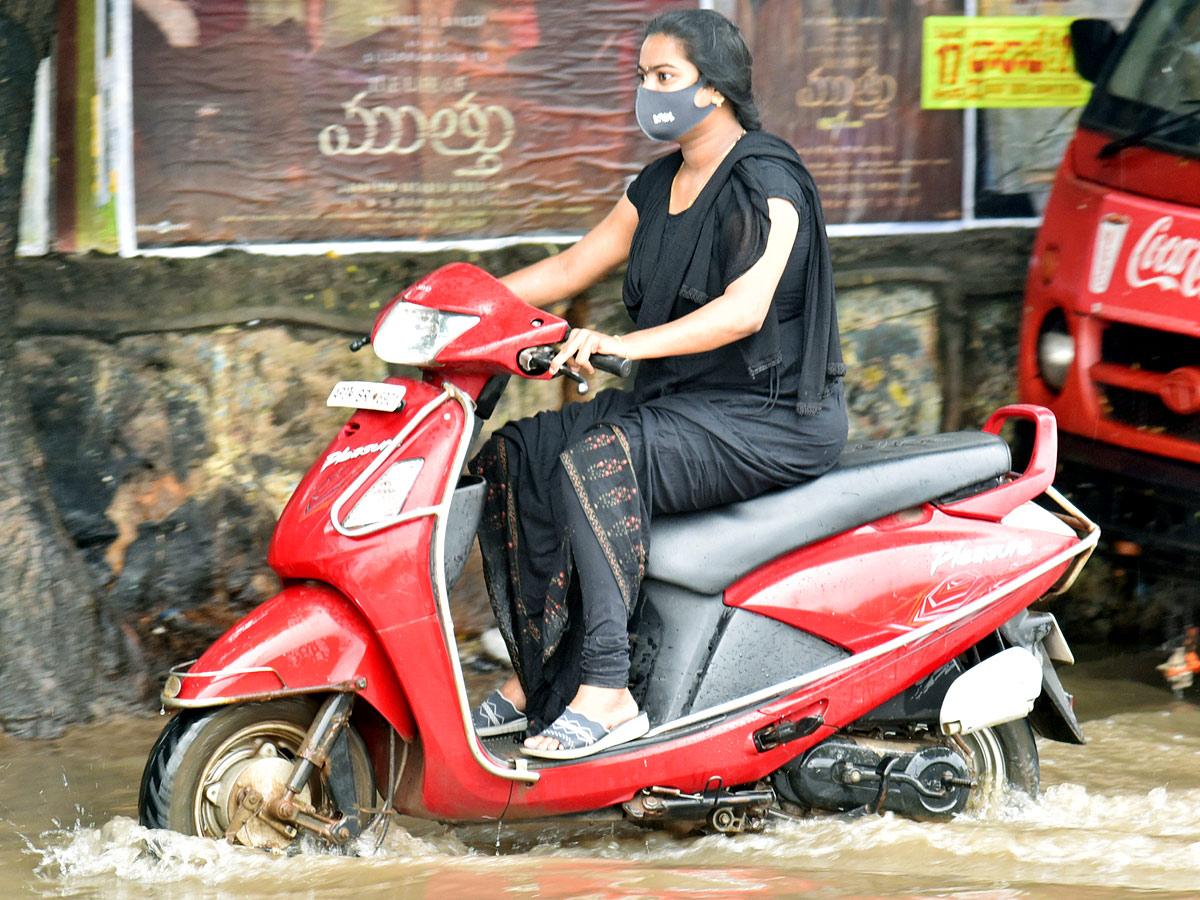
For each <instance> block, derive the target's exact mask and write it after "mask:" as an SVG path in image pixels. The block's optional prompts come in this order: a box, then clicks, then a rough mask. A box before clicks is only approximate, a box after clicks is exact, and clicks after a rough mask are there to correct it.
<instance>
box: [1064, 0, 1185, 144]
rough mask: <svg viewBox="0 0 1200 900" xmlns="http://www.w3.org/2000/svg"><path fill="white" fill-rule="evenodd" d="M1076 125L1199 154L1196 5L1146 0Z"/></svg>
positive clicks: (1181, 0) (1130, 141)
mask: <svg viewBox="0 0 1200 900" xmlns="http://www.w3.org/2000/svg"><path fill="white" fill-rule="evenodd" d="M1118 52H1119V54H1120V56H1119V57H1118V59H1117V60H1116V62H1115V65H1113V66H1112V68H1111V69H1109V72H1108V76H1107V78H1105V79H1103V80H1102V81H1101V83H1100V84H1098V85H1096V89H1095V90H1094V91H1093V92H1092V99H1091V102H1090V103H1089V104H1088V106H1087V109H1085V110H1084V113H1083V117H1082V119H1081V124H1083V125H1084V126H1086V127H1089V128H1096V129H1100V130H1102V131H1105V132H1108V133H1111V134H1114V135H1115V136H1117V137H1124V138H1126V139H1127V141H1126V142H1124V144H1125V146H1129V145H1132V144H1134V143H1145V144H1149V145H1152V146H1155V147H1157V148H1160V149H1163V150H1166V151H1168V152H1174V153H1181V154H1184V155H1187V156H1200V116H1197V115H1195V113H1196V109H1197V103H1200V3H1197V2H1196V0H1148V2H1147V3H1146V4H1145V5H1144V6H1143V7H1142V9H1141V10H1139V12H1138V15H1137V16H1135V18H1134V20H1133V22H1131V23H1130V26H1129V32H1128V34H1127V35H1126V38H1125V40H1124V41H1122V42H1121V43H1120V44H1119V45H1118Z"/></svg>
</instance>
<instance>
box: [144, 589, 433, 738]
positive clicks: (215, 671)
mask: <svg viewBox="0 0 1200 900" xmlns="http://www.w3.org/2000/svg"><path fill="white" fill-rule="evenodd" d="M177 677H178V680H179V687H178V689H177V690H176V691H175V692H174V694H173V695H171V696H168V693H170V692H171V686H168V689H167V690H166V691H165V692H164V694H163V702H164V704H165V705H167V706H188V707H194V706H217V705H222V704H228V703H233V702H247V701H253V700H265V699H270V698H272V697H274V696H280V695H285V696H286V695H288V694H298V693H306V692H314V693H316V692H322V691H327V690H330V689H331V687H333V686H338V688H339V689H343V690H344V689H351V690H355V691H356V693H358V694H359V696H361V697H362V698H363V700H365V701H366V702H367V703H370V704H371V706H373V707H374V708H375V709H376V710H378V711H379V713H380V714H381V715H382V716H383V717H384V718H385V719H387V721H388V722H389V723H391V725H392V726H393V727H394V728H395V729H396V731H397V732H398V733H399V734H400V735H401V737H403V738H404V739H405V740H408V741H411V740H413V738H414V736H415V734H416V725H415V723H414V722H413V716H412V712H411V710H410V708H409V704H408V700H407V698H406V697H405V696H404V693H403V691H402V690H401V688H400V684H399V682H398V681H397V680H396V676H395V674H394V672H393V670H392V666H391V663H390V662H389V660H388V658H387V656H386V654H385V653H384V649H383V647H382V646H381V644H380V642H379V639H378V638H377V637H376V635H375V633H374V631H373V630H372V628H371V626H370V625H369V624H368V623H367V621H366V620H365V618H364V617H363V615H362V613H361V612H359V610H357V609H356V608H355V607H354V605H353V604H352V603H351V602H350V601H349V600H347V599H346V598H345V597H343V596H342V595H341V594H339V593H338V592H337V591H335V590H333V589H332V588H329V587H327V586H325V585H317V584H304V585H294V586H291V587H288V588H285V589H284V590H283V591H282V592H281V593H279V594H276V595H275V596H274V597H272V598H271V599H270V600H268V601H267V602H266V603H263V604H262V605H261V606H259V607H258V608H257V609H255V610H254V612H252V613H250V615H248V616H246V617H245V618H244V619H242V620H241V621H240V622H238V623H237V624H236V625H234V626H233V627H232V628H231V629H229V631H227V632H225V634H223V635H222V636H221V637H220V638H218V639H217V640H216V642H215V643H213V645H212V646H211V647H209V648H208V650H206V651H205V653H204V655H203V656H201V657H200V658H199V659H198V660H197V661H196V662H195V663H193V664H192V666H191V668H190V669H189V670H188V671H187V672H186V673H180V674H179V675H178V676H177Z"/></svg>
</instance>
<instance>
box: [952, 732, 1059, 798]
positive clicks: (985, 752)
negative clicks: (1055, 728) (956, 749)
mask: <svg viewBox="0 0 1200 900" xmlns="http://www.w3.org/2000/svg"><path fill="white" fill-rule="evenodd" d="M962 742H963V744H964V745H966V748H967V750H968V751H969V753H968V756H967V765H968V766H969V767H970V769H971V773H972V774H973V775H974V776H975V780H976V782H977V783H978V787H976V788H975V790H973V791H972V792H971V800H970V801H969V802H968V804H967V805H968V809H970V808H978V807H979V806H980V805H983V804H986V803H987V802H988V801H989V800H990V799H992V798H995V797H997V796H999V795H1000V794H1002V793H1003V792H1004V791H1016V792H1019V793H1022V794H1028V795H1029V796H1030V797H1036V796H1037V795H1038V790H1039V787H1040V767H1039V764H1038V751H1037V742H1036V741H1035V740H1034V737H1033V728H1032V727H1031V726H1030V724H1029V721H1028V720H1027V719H1018V720H1017V721H1015V722H1005V723H1004V724H1003V725H994V726H992V727H991V728H984V729H981V730H980V731H977V732H975V733H974V734H968V735H964V736H963V738H962Z"/></svg>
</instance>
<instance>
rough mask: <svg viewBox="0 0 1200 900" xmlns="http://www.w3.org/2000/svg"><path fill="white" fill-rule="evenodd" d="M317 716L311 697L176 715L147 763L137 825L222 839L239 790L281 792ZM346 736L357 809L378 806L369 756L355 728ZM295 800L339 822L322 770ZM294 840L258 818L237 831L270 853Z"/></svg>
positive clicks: (267, 796)
mask: <svg viewBox="0 0 1200 900" xmlns="http://www.w3.org/2000/svg"><path fill="white" fill-rule="evenodd" d="M316 712H317V703H316V701H315V700H314V699H309V698H287V699H283V700H275V701H270V702H267V703H246V704H238V705H235V706H223V707H218V708H213V709H203V710H185V711H183V712H181V713H180V714H179V715H177V716H176V717H175V718H174V719H172V720H171V722H170V723H169V724H168V725H167V727H166V728H164V729H163V732H162V734H161V735H159V738H158V741H157V742H156V743H155V745H154V748H153V749H152V750H151V751H150V756H149V758H148V759H147V760H146V768H145V771H144V772H143V774H142V786H141V791H140V794H139V797H138V811H139V820H140V822H141V824H142V825H144V826H146V827H148V828H167V829H170V830H172V831H177V832H180V833H181V834H188V835H199V836H203V837H212V838H221V837H224V836H225V832H226V830H227V828H228V827H229V825H230V818H231V810H233V809H235V808H236V803H237V801H236V800H235V799H234V798H235V794H236V791H237V790H239V786H243V787H244V786H245V785H248V784H252V785H253V786H254V787H255V789H257V790H259V792H260V793H262V794H263V796H264V797H265V799H267V800H269V799H271V792H276V791H277V792H280V793H281V792H282V790H283V787H282V786H283V785H284V784H286V782H287V780H288V778H289V777H290V773H291V771H292V766H293V764H294V763H295V760H296V751H297V750H298V749H299V747H300V745H301V743H302V742H303V740H304V736H305V734H306V733H307V731H308V728H309V726H310V725H311V724H312V722H313V718H314V717H315V715H316ZM346 735H347V737H348V739H349V749H350V754H349V755H350V763H351V768H352V775H353V780H354V789H355V794H356V796H357V798H358V805H359V806H360V807H364V808H365V807H369V806H371V805H373V804H374V801H375V776H374V771H373V769H372V767H371V762H370V756H369V755H368V753H367V748H366V745H365V744H364V743H363V740H362V738H361V737H360V736H359V734H358V732H357V731H356V730H355V729H354V727H353V726H352V725H347V726H346ZM298 799H300V800H301V801H303V802H305V803H308V804H311V806H312V807H313V808H314V809H315V810H316V811H317V812H318V813H319V814H320V815H322V816H326V817H334V818H336V816H337V813H338V811H337V810H336V809H334V807H333V802H332V799H331V797H330V792H329V789H328V785H327V779H326V776H325V774H324V773H323V772H321V771H319V770H318V771H317V772H316V773H314V775H313V776H312V778H310V779H309V782H308V784H307V785H305V787H304V789H303V791H302V792H301V793H300V794H299V795H298ZM294 837H295V836H294V835H290V834H285V833H284V832H283V831H281V830H279V829H278V828H276V827H273V826H272V825H270V824H269V823H268V822H267V821H266V820H265V819H263V818H261V817H254V818H251V819H250V821H248V822H247V823H246V824H245V825H244V826H243V827H242V828H241V829H240V830H239V831H238V839H239V840H240V841H241V842H242V843H247V844H250V845H251V846H256V847H263V848H267V849H282V848H284V847H286V846H288V845H289V844H290V843H292V842H293V840H294Z"/></svg>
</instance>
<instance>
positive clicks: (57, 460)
mask: <svg viewBox="0 0 1200 900" xmlns="http://www.w3.org/2000/svg"><path fill="white" fill-rule="evenodd" d="M1031 240H1032V233H1031V232H1029V231H1017V230H997V231H989V232H970V233H966V234H956V235H922V236H912V237H892V238H879V239H855V240H842V241H835V243H834V256H835V270H836V273H837V283H838V289H839V310H840V321H841V324H842V335H843V347H844V352H845V356H846V360H847V363H848V365H849V369H850V374H849V376H848V377H847V398H848V402H849V405H850V409H851V417H852V433H853V435H854V436H856V437H882V436H888V435H896V434H907V433H922V432H930V431H935V430H939V429H942V428H958V427H978V425H979V424H981V423H982V421H983V420H984V419H985V418H986V416H987V414H988V413H989V412H990V411H991V409H993V408H994V407H996V406H998V405H1000V404H1002V403H1005V402H1007V401H1009V400H1011V399H1012V394H1013V388H1014V383H1015V379H1014V364H1013V361H1014V359H1015V351H1016V333H1017V322H1018V317H1019V312H1020V294H1021V285H1022V282H1023V277H1024V269H1025V265H1026V260H1027V257H1028V251H1029V245H1030V243H1031ZM551 252H555V248H553V247H547V246H540V245H524V246H520V247H515V248H511V249H509V250H504V251H497V252H495V253H490V254H466V253H441V254H427V255H412V256H403V257H401V256H384V255H363V256H357V257H341V258H339V257H332V256H330V257H301V258H283V259H281V258H271V257H262V256H251V255H247V254H241V253H222V254H218V255H215V256H210V257H206V258H203V259H196V260H180V259H131V260H122V259H117V258H112V257H99V256H92V257H69V258H64V257H50V258H41V259H25V260H22V261H21V262H20V267H19V275H20V280H21V288H22V293H23V299H22V311H21V316H20V319H19V322H18V329H19V333H20V334H19V337H20V341H19V352H20V360H21V365H22V369H23V371H24V373H25V375H24V377H25V382H26V388H27V390H28V392H29V397H30V400H31V404H32V406H33V412H34V417H35V424H36V428H37V431H38V437H39V440H40V442H41V445H42V447H43V449H44V452H45V455H46V462H47V466H48V469H49V473H50V476H51V482H52V484H53V487H54V492H55V499H56V500H57V502H58V503H59V505H60V508H61V510H62V512H63V515H64V518H65V521H66V524H67V526H68V528H69V529H70V530H71V532H72V533H73V535H74V536H75V539H76V541H77V543H78V544H79V546H80V548H81V549H82V551H83V552H84V554H85V556H86V558H87V560H88V562H89V565H90V569H91V572H92V574H93V577H94V579H95V583H96V586H97V590H98V591H99V592H100V594H101V596H102V598H103V600H104V603H105V604H106V608H107V611H108V613H109V614H110V616H111V617H113V619H115V620H116V621H117V622H119V623H120V624H121V625H122V627H123V630H124V631H125V633H126V635H127V636H129V637H130V639H131V640H136V642H137V643H138V644H139V645H140V647H141V650H142V652H143V653H144V655H145V656H146V658H147V659H148V661H149V662H150V665H151V668H152V670H153V672H154V673H155V674H159V673H161V672H162V671H163V670H165V668H166V667H167V666H169V665H171V664H173V663H175V662H178V661H180V660H183V659H188V658H191V657H194V656H196V655H197V654H198V653H199V652H200V651H201V650H202V649H203V647H204V646H205V645H207V644H208V643H209V642H210V641H211V640H212V639H213V638H214V637H216V636H217V635H218V634H219V633H220V632H221V631H222V630H224V628H226V627H227V626H228V625H230V624H232V622H234V621H236V619H237V618H239V617H240V616H241V615H244V614H245V612H247V611H248V610H249V609H251V608H253V607H254V606H255V605H256V604H258V603H260V602H261V601H262V600H264V599H266V598H267V597H269V596H270V595H271V594H272V593H273V591H274V590H275V589H276V586H277V582H276V579H275V577H274V575H273V573H271V572H270V570H269V569H268V568H267V567H266V564H265V555H266V546H267V542H268V540H269V537H270V533H271V529H272V526H273V523H274V520H275V518H276V516H277V515H278V513H279V511H280V510H281V509H282V506H283V504H284V503H285V502H286V500H287V497H288V495H289V494H290V492H291V490H292V489H293V487H294V485H295V484H296V482H297V481H298V479H299V478H300V476H301V475H302V474H303V472H304V471H305V470H306V469H307V467H308V465H309V464H310V462H311V461H312V460H313V459H314V458H316V457H317V455H318V454H319V453H320V451H321V449H322V448H323V447H324V446H325V444H326V443H327V442H328V440H329V438H330V437H331V436H332V434H333V433H334V431H335V430H336V429H337V427H338V426H339V425H340V424H341V422H342V421H343V420H344V417H345V412H344V411H338V410H329V409H327V408H326V407H325V406H324V398H325V396H326V394H327V393H328V390H329V388H330V387H331V386H332V385H333V384H334V383H335V382H336V381H338V380H342V379H348V378H361V379H378V378H381V377H383V376H384V375H385V374H386V373H387V368H386V366H385V365H383V364H382V363H380V362H379V361H378V360H377V359H376V358H375V357H374V356H373V355H372V354H371V353H370V352H369V351H363V352H361V353H358V354H352V353H350V352H349V350H348V349H347V343H348V339H349V338H350V337H352V336H357V335H359V334H362V333H364V332H366V331H368V330H369V328H370V325H371V322H372V321H373V318H374V316H375V314H376V312H377V311H378V310H379V309H380V308H381V306H382V305H383V304H384V303H386V302H387V300H388V299H390V298H391V297H392V296H393V295H394V294H395V293H397V292H398V291H399V290H400V289H402V288H403V287H404V286H406V285H407V284H409V283H411V282H412V281H414V280H416V279H417V278H419V277H421V276H422V275H424V274H425V273H427V272H429V271H431V270H432V269H434V268H436V267H437V266H438V265H441V264H444V263H446V262H450V261H456V260H462V259H465V260H467V261H470V262H474V263H476V264H478V265H481V266H483V267H484V268H486V269H488V270H489V271H493V272H505V271H510V270H511V269H513V268H516V267H517V266H519V265H521V264H524V263H527V262H530V261H532V260H534V259H537V258H540V257H541V256H543V255H545V254H546V253H551ZM619 297H620V280H619V278H618V277H613V278H610V279H609V280H607V281H605V282H604V283H602V284H600V285H597V286H596V287H595V288H594V289H592V290H591V291H589V292H588V294H587V295H585V296H584V297H582V298H579V299H577V300H575V301H573V302H572V303H571V304H570V305H569V307H566V308H563V309H558V310H556V311H558V312H560V313H562V314H564V315H567V316H568V318H570V319H571V320H572V321H575V322H583V321H587V322H591V323H593V324H596V325H598V326H599V327H603V328H608V329H610V330H614V331H618V332H620V331H625V330H628V328H629V327H630V326H629V323H628V320H627V319H626V317H625V314H624V311H623V308H622V307H621V305H620V301H619ZM612 382H613V379H601V380H600V381H599V383H597V384H596V385H595V387H596V389H599V388H602V387H603V386H605V385H606V384H609V383H612ZM572 394H573V389H571V388H570V387H569V386H567V385H566V383H565V382H521V383H517V384H514V385H513V386H512V388H510V391H509V392H508V394H507V395H506V397H505V400H504V401H503V403H502V405H501V407H500V408H499V409H498V410H497V414H496V416H494V418H493V425H494V424H496V423H499V422H502V421H504V420H506V419H507V418H510V417H520V416H524V415H528V414H531V413H532V412H536V411H537V410H539V409H543V408H546V407H548V406H554V405H557V404H558V403H560V402H562V401H563V400H564V399H577V398H575V397H574V396H572ZM454 605H455V621H456V625H457V627H458V629H459V631H460V633H462V634H463V635H471V634H474V633H477V632H479V631H480V630H482V629H484V628H486V627H487V626H488V624H489V623H490V614H489V612H488V610H487V605H486V598H485V596H484V593H483V589H482V584H481V580H480V578H479V576H478V569H477V561H473V563H472V567H471V568H470V569H469V570H468V574H467V576H465V577H464V578H463V579H462V580H461V581H460V583H459V587H458V588H456V591H455V598H454Z"/></svg>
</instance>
